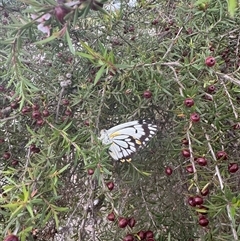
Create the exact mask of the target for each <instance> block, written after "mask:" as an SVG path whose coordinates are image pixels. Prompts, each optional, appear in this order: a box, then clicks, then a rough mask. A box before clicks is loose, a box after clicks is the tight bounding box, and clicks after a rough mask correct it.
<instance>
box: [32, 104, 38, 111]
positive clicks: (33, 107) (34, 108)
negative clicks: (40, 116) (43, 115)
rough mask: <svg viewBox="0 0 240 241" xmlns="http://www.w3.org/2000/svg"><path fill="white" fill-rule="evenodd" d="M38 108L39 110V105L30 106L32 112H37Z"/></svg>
mask: <svg viewBox="0 0 240 241" xmlns="http://www.w3.org/2000/svg"><path fill="white" fill-rule="evenodd" d="M39 108H40V107H39V104H33V105H32V109H33V110H39Z"/></svg>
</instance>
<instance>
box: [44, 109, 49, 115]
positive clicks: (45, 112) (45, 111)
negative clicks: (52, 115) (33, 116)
mask: <svg viewBox="0 0 240 241" xmlns="http://www.w3.org/2000/svg"><path fill="white" fill-rule="evenodd" d="M42 115H43V117H48V116H49V111H48V110H47V109H45V110H43V112H42Z"/></svg>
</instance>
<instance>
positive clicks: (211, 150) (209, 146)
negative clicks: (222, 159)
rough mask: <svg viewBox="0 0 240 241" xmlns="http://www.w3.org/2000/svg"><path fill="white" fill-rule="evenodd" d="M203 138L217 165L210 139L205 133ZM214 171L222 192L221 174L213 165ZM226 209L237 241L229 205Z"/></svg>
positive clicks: (216, 166)
mask: <svg viewBox="0 0 240 241" xmlns="http://www.w3.org/2000/svg"><path fill="white" fill-rule="evenodd" d="M204 132H205V131H204ZM205 137H206V139H207V142H208V148H209V150H210V152H211V155H212V157H213V160H214V161H215V162H216V163H217V158H216V156H215V153H214V151H213V148H212V145H211V143H210V138H209V136H208V134H206V132H205ZM215 170H216V174H217V177H218V181H219V183H220V188H221V190H222V191H223V189H224V182H223V179H222V177H221V174H220V171H219V168H218V165H215ZM226 209H227V214H228V218H229V221H230V226H231V229H232V234H233V237H234V240H238V234H237V232H236V230H235V228H234V220H233V218H232V216H231V209H230V204H227V206H226Z"/></svg>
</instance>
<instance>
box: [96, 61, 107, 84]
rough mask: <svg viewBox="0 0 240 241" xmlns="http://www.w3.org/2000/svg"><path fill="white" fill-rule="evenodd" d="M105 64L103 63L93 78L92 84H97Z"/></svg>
mask: <svg viewBox="0 0 240 241" xmlns="http://www.w3.org/2000/svg"><path fill="white" fill-rule="evenodd" d="M105 68H106V65H103V66H102V67H101V68H100V69H99V70H98V72H97V74H96V77H95V80H94V85H96V84H97V82H98V80H99V79H100V78H101V77H102V75H103V73H104V71H105Z"/></svg>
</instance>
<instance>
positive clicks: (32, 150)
mask: <svg viewBox="0 0 240 241" xmlns="http://www.w3.org/2000/svg"><path fill="white" fill-rule="evenodd" d="M30 151H31V152H33V153H39V152H40V148H38V147H36V145H35V144H31V145H30Z"/></svg>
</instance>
